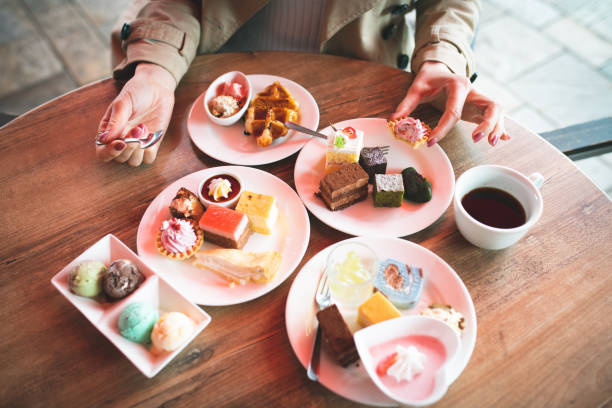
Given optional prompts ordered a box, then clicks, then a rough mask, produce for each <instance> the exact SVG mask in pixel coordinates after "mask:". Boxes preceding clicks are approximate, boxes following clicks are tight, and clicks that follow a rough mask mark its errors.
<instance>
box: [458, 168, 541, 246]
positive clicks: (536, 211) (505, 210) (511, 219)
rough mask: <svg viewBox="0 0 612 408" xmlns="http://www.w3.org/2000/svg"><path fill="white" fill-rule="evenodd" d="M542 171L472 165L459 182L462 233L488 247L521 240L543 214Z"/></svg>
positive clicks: (459, 218) (472, 241)
mask: <svg viewBox="0 0 612 408" xmlns="http://www.w3.org/2000/svg"><path fill="white" fill-rule="evenodd" d="M543 182H544V177H543V176H542V175H541V174H540V173H533V174H531V175H529V176H524V175H523V174H521V173H519V172H518V171H516V170H513V169H511V168H509V167H505V166H499V165H482V166H476V167H472V168H471V169H469V170H467V171H466V172H464V173H463V174H462V175H461V176H459V178H458V179H457V182H456V184H455V197H454V199H453V207H454V209H455V222H456V223H457V228H458V229H459V232H461V235H463V237H464V238H465V239H467V240H468V241H469V242H471V243H472V244H474V245H476V246H478V247H480V248H484V249H503V248H507V247H509V246H510V245H512V244H514V243H515V242H517V241H518V240H519V239H521V237H523V235H525V234H526V233H527V231H529V228H531V227H532V226H533V225H534V224H535V223H536V222H537V221H538V219H539V218H540V216H541V215H542V209H543V207H544V203H543V201H542V194H541V193H540V187H541V186H542V184H543Z"/></svg>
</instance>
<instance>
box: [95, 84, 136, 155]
mask: <svg viewBox="0 0 612 408" xmlns="http://www.w3.org/2000/svg"><path fill="white" fill-rule="evenodd" d="M131 114H132V103H131V102H130V98H128V97H125V96H122V94H119V96H118V97H117V98H115V100H114V101H113V102H112V103H111V105H110V106H109V108H108V109H107V112H106V113H105V114H104V116H103V117H102V120H101V121H100V125H99V130H98V132H99V133H100V134H101V133H104V132H105V131H108V135H106V137H105V139H104V142H106V143H108V142H110V141H113V140H115V139H118V138H120V137H122V136H123V133H124V131H125V129H124V128H125V125H126V124H127V122H128V120H129V119H130V116H131Z"/></svg>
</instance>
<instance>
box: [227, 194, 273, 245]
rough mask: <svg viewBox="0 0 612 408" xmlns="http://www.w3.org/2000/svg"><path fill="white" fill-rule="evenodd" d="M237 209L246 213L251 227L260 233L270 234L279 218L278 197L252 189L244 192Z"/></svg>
mask: <svg viewBox="0 0 612 408" xmlns="http://www.w3.org/2000/svg"><path fill="white" fill-rule="evenodd" d="M236 211H239V212H241V213H243V214H246V215H247V217H249V221H250V222H251V229H252V230H253V231H255V232H259V233H260V234H267V235H270V234H271V233H272V229H273V228H274V224H275V223H276V219H277V218H278V208H277V207H276V197H274V196H269V195H265V194H259V193H253V192H250V191H243V192H242V195H241V196H240V200H238V204H237V205H236Z"/></svg>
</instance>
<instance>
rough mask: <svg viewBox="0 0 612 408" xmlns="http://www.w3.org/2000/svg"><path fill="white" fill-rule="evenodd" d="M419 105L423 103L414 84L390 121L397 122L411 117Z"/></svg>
mask: <svg viewBox="0 0 612 408" xmlns="http://www.w3.org/2000/svg"><path fill="white" fill-rule="evenodd" d="M419 103H421V94H420V92H419V91H418V88H417V86H415V85H414V83H413V84H412V86H411V87H410V88H409V89H408V92H407V93H406V96H405V97H404V99H403V100H402V101H401V102H400V104H399V105H397V108H396V109H395V112H394V113H393V114H392V115H391V117H390V119H391V120H397V119H400V118H403V117H406V116H408V115H410V114H411V113H412V112H413V111H414V110H415V109H416V107H417V106H419Z"/></svg>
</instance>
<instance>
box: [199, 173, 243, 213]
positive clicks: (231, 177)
mask: <svg viewBox="0 0 612 408" xmlns="http://www.w3.org/2000/svg"><path fill="white" fill-rule="evenodd" d="M218 178H222V179H226V180H228V181H229V182H230V185H231V191H230V192H229V194H228V196H227V198H223V197H222V198H221V199H220V200H214V199H213V197H211V196H210V195H209V194H208V191H204V190H205V189H206V190H208V185H209V183H210V182H211V181H212V180H214V179H218ZM242 190H243V187H242V180H241V179H240V176H238V175H237V174H235V173H230V172H227V171H225V172H222V173H219V174H215V175H214V176H211V177H208V178H205V179H203V180H202V181H201V182H200V185H199V186H198V197H199V199H200V202H201V203H202V205H203V206H204V207H206V208H208V206H209V205H211V204H215V205H220V206H221V207H227V208H234V207H235V206H236V203H238V199H239V198H240V194H242Z"/></svg>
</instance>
